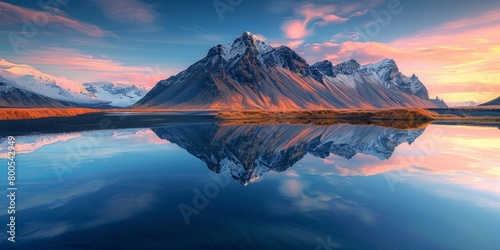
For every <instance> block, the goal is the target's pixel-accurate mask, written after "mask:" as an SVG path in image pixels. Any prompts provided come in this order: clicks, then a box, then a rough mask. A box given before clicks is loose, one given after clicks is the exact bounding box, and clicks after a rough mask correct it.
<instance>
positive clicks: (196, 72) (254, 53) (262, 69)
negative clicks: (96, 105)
mask: <svg viewBox="0 0 500 250" xmlns="http://www.w3.org/2000/svg"><path fill="white" fill-rule="evenodd" d="M445 106H446V104H445V103H444V102H442V101H440V100H431V99H429V95H428V92H427V89H426V88H425V86H424V85H423V84H422V82H420V80H419V79H418V77H416V76H415V75H412V76H411V77H406V76H405V75H403V74H401V73H400V72H399V69H398V68H397V65H396V63H395V62H394V61H393V60H389V59H384V60H382V61H381V62H379V63H375V64H369V65H365V66H361V65H360V64H359V63H357V62H356V61H355V60H350V61H347V62H344V63H341V64H338V65H333V64H332V63H331V62H329V61H323V62H319V63H315V64H313V65H309V64H308V63H307V61H306V60H305V59H304V58H302V57H301V56H300V55H299V54H297V53H296V52H295V51H293V50H292V49H290V48H289V47H286V46H280V47H277V48H275V47H272V46H270V45H268V44H267V43H266V42H265V40H264V39H263V38H261V37H259V36H256V35H253V34H251V33H249V32H245V33H243V34H242V35H241V36H240V37H238V38H237V39H236V40H234V42H232V43H230V44H227V45H220V44H219V45H217V46H214V47H212V48H211V49H210V50H209V51H208V53H207V55H206V56H205V57H204V58H202V59H201V60H199V61H198V62H196V63H194V64H193V65H191V66H190V67H188V68H187V69H186V70H184V71H182V72H181V73H179V74H177V75H175V76H172V77H170V78H168V79H165V80H162V81H160V82H158V83H157V84H156V86H155V87H154V88H153V89H152V90H151V91H150V92H149V93H148V94H146V96H145V97H143V98H142V99H141V100H139V101H138V102H137V103H136V104H135V105H134V107H138V108H178V109H232V110H234V109H324V108H382V107H445Z"/></svg>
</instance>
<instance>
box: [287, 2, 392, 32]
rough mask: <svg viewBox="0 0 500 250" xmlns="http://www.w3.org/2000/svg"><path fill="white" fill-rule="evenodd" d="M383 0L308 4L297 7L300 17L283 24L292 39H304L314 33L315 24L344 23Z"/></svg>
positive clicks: (364, 12)
mask: <svg viewBox="0 0 500 250" xmlns="http://www.w3.org/2000/svg"><path fill="white" fill-rule="evenodd" d="M381 3H382V1H381V0H377V1H370V2H369V3H340V4H335V5H333V4H332V5H316V4H312V3H309V4H306V5H304V6H302V7H299V8H297V9H296V11H295V12H296V14H297V16H298V18H296V19H293V20H289V21H287V22H285V23H283V25H282V26H281V29H282V30H283V32H284V33H285V36H286V37H287V38H290V39H302V38H304V37H306V36H308V35H310V34H311V33H312V31H311V30H310V28H311V27H313V26H315V25H316V26H326V25H329V24H332V23H344V22H347V21H348V20H349V19H351V18H353V17H358V16H362V15H364V14H366V13H367V12H368V9H369V8H372V7H375V6H377V5H379V4H381Z"/></svg>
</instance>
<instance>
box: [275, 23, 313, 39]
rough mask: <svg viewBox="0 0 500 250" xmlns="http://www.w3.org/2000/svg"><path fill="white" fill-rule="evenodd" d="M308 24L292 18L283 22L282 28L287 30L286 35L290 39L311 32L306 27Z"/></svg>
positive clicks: (301, 36) (298, 37)
mask: <svg viewBox="0 0 500 250" xmlns="http://www.w3.org/2000/svg"><path fill="white" fill-rule="evenodd" d="M306 25H307V23H304V22H302V21H300V20H292V21H289V22H286V23H285V24H283V26H282V30H283V31H284V32H285V35H286V37H288V38H290V39H300V38H303V37H305V36H307V35H309V33H310V32H309V31H308V30H307V29H306Z"/></svg>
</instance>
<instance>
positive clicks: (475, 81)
mask: <svg viewBox="0 0 500 250" xmlns="http://www.w3.org/2000/svg"><path fill="white" fill-rule="evenodd" d="M44 3H45V5H44ZM0 13H1V18H0V46H1V48H2V49H1V50H0V58H1V59H5V60H7V61H9V62H12V63H16V64H28V65H31V66H34V67H35V68H37V69H39V70H40V71H42V72H45V73H49V74H52V75H56V76H64V77H66V78H68V79H72V80H75V81H79V82H91V81H111V82H120V83H129V84H137V85H145V86H149V87H151V86H153V85H154V84H155V83H156V82H157V81H159V80H161V79H165V78H167V77H169V76H171V75H173V74H176V73H178V72H180V71H181V70H183V69H185V68H187V67H188V66H189V65H191V64H192V63H194V62H195V61H197V60H199V59H201V58H202V57H204V56H205V55H206V53H207V52H208V50H209V49H210V48H211V47H212V46H214V45H216V44H226V43H230V42H232V41H233V40H234V39H235V38H236V37H237V36H239V35H240V34H241V33H243V32H244V31H250V32H252V33H255V34H259V35H262V36H264V37H265V38H266V39H267V42H268V43H270V44H271V45H273V46H278V45H281V44H285V45H288V46H289V47H291V48H293V49H295V50H296V51H298V52H299V53H300V54H301V55H302V56H303V57H304V58H306V59H307V60H308V62H309V63H310V64H313V63H315V62H317V61H320V60H324V59H328V60H330V61H332V62H333V63H334V64H335V63H340V62H343V61H346V60H349V59H351V58H354V59H356V60H357V61H358V62H359V63H361V64H367V63H371V62H376V61H379V60H381V59H383V58H392V59H394V60H395V61H396V63H397V64H398V66H399V68H400V70H401V71H402V72H403V73H404V74H406V75H411V74H412V73H415V74H416V75H417V76H419V78H420V80H421V81H422V82H423V83H424V84H425V85H426V86H427V88H428V90H429V94H430V95H431V97H435V96H439V97H440V98H443V99H444V100H445V101H448V102H458V101H477V102H484V101H488V100H491V99H494V98H496V97H498V96H500V32H499V31H500V2H499V1H489V0H476V1H461V0H458V1H453V0H442V1H435V0H432V1H431V0H422V1H416V0H415V1H412V0H387V1H383V0H371V1H364V0H360V1H356V0H352V1H347V0H315V1H296V0H276V1H269V0H265V1H260V0H259V1H257V0H254V1H250V0H215V1H212V0H196V1H194V0H193V1H181V0H170V1H139V0H106V1H99V0H88V1H76V0H41V1H28V0H24V1H23V0H21V1H20V0H17V1H0Z"/></svg>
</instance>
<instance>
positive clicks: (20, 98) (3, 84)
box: [0, 76, 72, 108]
mask: <svg viewBox="0 0 500 250" xmlns="http://www.w3.org/2000/svg"><path fill="white" fill-rule="evenodd" d="M70 106H72V105H71V104H70V103H66V102H63V101H58V100H55V99H52V98H50V97H46V96H43V95H39V94H36V93H33V92H31V91H28V90H25V89H22V88H19V87H18V86H17V84H15V83H14V82H12V81H10V80H8V79H5V78H4V77H2V76H0V107H9V108H32V107H47V108H62V107H70Z"/></svg>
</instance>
